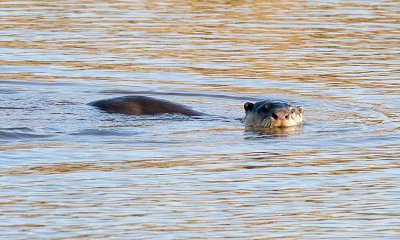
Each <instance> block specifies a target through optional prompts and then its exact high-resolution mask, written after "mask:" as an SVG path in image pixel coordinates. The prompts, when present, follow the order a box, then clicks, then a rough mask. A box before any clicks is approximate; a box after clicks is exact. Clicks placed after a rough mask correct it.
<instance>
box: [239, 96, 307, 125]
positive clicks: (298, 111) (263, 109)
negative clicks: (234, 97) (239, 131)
mask: <svg viewBox="0 0 400 240" xmlns="http://www.w3.org/2000/svg"><path fill="white" fill-rule="evenodd" d="M244 109H245V111H246V116H245V118H244V121H245V124H246V126H251V127H262V128H275V127H293V126H296V125H299V124H301V122H302V121H303V113H304V109H303V107H300V106H298V107H295V106H292V105H291V104H289V103H284V102H271V101H261V102H256V103H250V102H247V103H245V104H244Z"/></svg>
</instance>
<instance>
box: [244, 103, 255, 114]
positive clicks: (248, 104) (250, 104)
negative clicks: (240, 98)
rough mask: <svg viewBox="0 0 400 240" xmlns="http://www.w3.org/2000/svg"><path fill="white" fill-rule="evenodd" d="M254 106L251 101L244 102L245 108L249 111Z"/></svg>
mask: <svg viewBox="0 0 400 240" xmlns="http://www.w3.org/2000/svg"><path fill="white" fill-rule="evenodd" d="M253 108H254V103H251V102H247V103H245V104H244V110H245V111H246V112H247V111H251V110H253Z"/></svg>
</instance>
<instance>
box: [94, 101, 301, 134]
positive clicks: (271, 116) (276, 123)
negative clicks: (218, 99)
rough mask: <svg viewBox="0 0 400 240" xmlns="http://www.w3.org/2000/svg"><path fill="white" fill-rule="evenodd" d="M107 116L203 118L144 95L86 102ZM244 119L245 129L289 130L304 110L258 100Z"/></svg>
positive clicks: (250, 106)
mask: <svg viewBox="0 0 400 240" xmlns="http://www.w3.org/2000/svg"><path fill="white" fill-rule="evenodd" d="M89 105H92V106H94V107H97V108H99V109H101V110H103V111H105V112H108V113H120V114H126V115H136V116H139V115H160V114H181V115H185V116H203V115H207V114H205V113H202V112H197V111H194V110H192V109H190V108H189V107H187V106H185V105H181V104H177V103H174V102H170V101H166V100H160V99H156V98H152V97H146V96H123V97H116V98H111V99H103V100H99V101H95V102H91V103H89ZM244 109H245V113H246V116H245V117H244V123H245V125H246V126H249V127H261V128H275V127H292V126H296V125H299V124H301V122H302V120H303V112H304V109H303V108H302V107H300V106H299V107H294V106H292V105H291V104H289V103H284V102H273V101H261V102H256V103H250V102H247V103H245V104H244Z"/></svg>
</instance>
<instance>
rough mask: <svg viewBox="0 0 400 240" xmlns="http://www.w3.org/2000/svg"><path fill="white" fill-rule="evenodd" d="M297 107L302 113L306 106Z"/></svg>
mask: <svg viewBox="0 0 400 240" xmlns="http://www.w3.org/2000/svg"><path fill="white" fill-rule="evenodd" d="M297 108H298V109H299V112H300V113H301V114H303V113H304V108H303V107H302V106H297Z"/></svg>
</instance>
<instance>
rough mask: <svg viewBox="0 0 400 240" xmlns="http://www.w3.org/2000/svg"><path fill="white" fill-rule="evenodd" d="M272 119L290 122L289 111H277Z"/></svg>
mask: <svg viewBox="0 0 400 240" xmlns="http://www.w3.org/2000/svg"><path fill="white" fill-rule="evenodd" d="M272 117H273V118H274V119H275V120H282V121H284V120H289V117H290V116H289V111H288V110H286V109H276V110H275V111H273V112H272Z"/></svg>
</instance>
